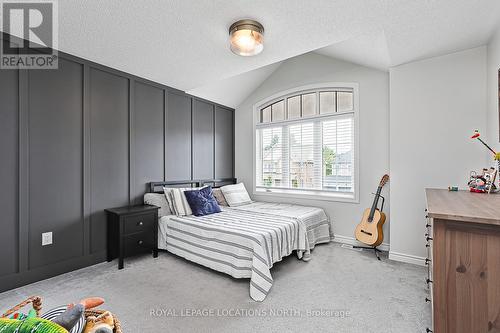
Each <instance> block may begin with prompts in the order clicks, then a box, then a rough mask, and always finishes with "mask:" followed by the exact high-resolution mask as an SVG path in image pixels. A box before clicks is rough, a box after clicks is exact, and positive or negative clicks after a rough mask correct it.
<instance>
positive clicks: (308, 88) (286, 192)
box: [252, 82, 360, 203]
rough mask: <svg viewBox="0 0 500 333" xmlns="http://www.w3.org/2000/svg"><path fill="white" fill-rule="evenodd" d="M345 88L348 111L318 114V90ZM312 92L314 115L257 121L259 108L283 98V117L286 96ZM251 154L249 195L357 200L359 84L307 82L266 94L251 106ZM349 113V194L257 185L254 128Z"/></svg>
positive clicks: (255, 131) (357, 201) (259, 114)
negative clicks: (348, 94)
mask: <svg viewBox="0 0 500 333" xmlns="http://www.w3.org/2000/svg"><path fill="white" fill-rule="evenodd" d="M343 89H345V90H349V91H352V93H353V110H352V111H343V112H335V113H329V114H320V110H319V108H320V102H319V93H320V92H322V91H332V90H335V91H339V90H340V91H341V90H343ZM313 92H314V93H316V94H317V98H316V114H315V115H314V116H308V117H301V118H297V119H292V120H287V119H286V120H284V121H277V122H272V119H271V122H269V123H262V124H261V123H260V117H261V113H260V112H261V109H264V108H266V107H268V106H270V105H272V104H273V103H275V102H278V101H280V100H284V101H285V118H287V110H288V108H287V105H286V103H287V98H289V97H294V96H296V95H303V94H307V93H313ZM252 112H253V133H252V136H253V140H252V142H253V149H252V151H253V157H252V172H253V175H252V179H253V184H252V185H253V186H252V189H253V194H254V195H263V196H272V197H283V198H296V199H309V200H314V199H315V200H325V201H337V202H351V203H359V113H360V111H359V84H358V83H353V82H328V83H320V84H310V85H305V86H300V87H296V88H292V89H288V90H285V91H281V92H278V93H276V94H273V95H272V96H270V97H267V98H265V99H263V100H261V101H259V102H257V103H255V104H254V106H253V111H252ZM349 114H352V115H353V119H354V125H353V127H354V135H353V137H354V142H353V147H354V165H353V167H354V172H353V177H354V180H353V183H354V184H353V187H354V193H353V194H350V193H347V192H335V191H322V190H313V189H288V188H286V189H285V188H284V189H277V188H272V189H266V188H260V187H257V147H256V139H257V138H256V133H257V129H258V128H264V127H273V126H281V125H282V124H284V123H286V124H291V123H293V122H297V123H301V122H305V121H307V120H312V119H321V118H337V116H339V117H342V116H345V115H349Z"/></svg>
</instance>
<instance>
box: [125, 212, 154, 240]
mask: <svg viewBox="0 0 500 333" xmlns="http://www.w3.org/2000/svg"><path fill="white" fill-rule="evenodd" d="M155 216H156V215H155V214H154V213H151V214H140V215H131V216H126V217H123V224H124V226H123V233H124V234H125V235H129V234H133V233H136V232H144V231H150V230H152V229H153V226H154V224H155V223H154V219H155Z"/></svg>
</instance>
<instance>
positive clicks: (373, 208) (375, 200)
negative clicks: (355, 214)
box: [368, 186, 382, 222]
mask: <svg viewBox="0 0 500 333" xmlns="http://www.w3.org/2000/svg"><path fill="white" fill-rule="evenodd" d="M381 192H382V186H379V187H378V189H377V193H375V198H374V199H373V204H372V208H371V210H370V215H369V216H368V221H370V222H371V221H373V215H375V210H376V209H377V206H378V201H379V199H380V193H381Z"/></svg>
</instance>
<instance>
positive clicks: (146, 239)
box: [123, 231, 155, 256]
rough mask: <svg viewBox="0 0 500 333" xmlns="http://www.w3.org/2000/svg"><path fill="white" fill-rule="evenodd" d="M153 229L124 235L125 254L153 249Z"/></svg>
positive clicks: (129, 254)
mask: <svg viewBox="0 0 500 333" xmlns="http://www.w3.org/2000/svg"><path fill="white" fill-rule="evenodd" d="M153 236H154V235H153V233H152V232H151V231H147V232H141V233H137V234H133V235H129V236H124V237H123V251H124V254H125V256H131V255H134V254H138V253H144V252H148V251H152V250H153V248H154V247H155V244H154V237H153Z"/></svg>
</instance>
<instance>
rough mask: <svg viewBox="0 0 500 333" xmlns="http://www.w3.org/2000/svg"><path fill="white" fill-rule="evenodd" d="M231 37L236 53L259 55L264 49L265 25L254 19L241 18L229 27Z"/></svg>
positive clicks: (232, 46)
mask: <svg viewBox="0 0 500 333" xmlns="http://www.w3.org/2000/svg"><path fill="white" fill-rule="evenodd" d="M229 39H230V42H231V51H233V53H234V54H237V55H240V56H244V57H247V56H253V55H257V54H259V53H260V52H262V50H263V49H264V27H263V26H262V24H260V23H259V22H257V21H254V20H239V21H238V22H235V23H233V24H232V25H231V27H230V28H229Z"/></svg>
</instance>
